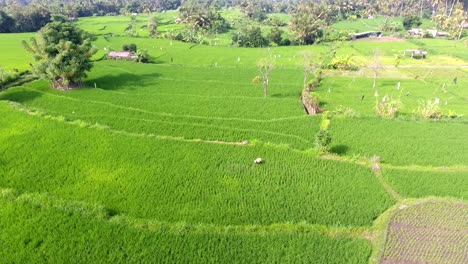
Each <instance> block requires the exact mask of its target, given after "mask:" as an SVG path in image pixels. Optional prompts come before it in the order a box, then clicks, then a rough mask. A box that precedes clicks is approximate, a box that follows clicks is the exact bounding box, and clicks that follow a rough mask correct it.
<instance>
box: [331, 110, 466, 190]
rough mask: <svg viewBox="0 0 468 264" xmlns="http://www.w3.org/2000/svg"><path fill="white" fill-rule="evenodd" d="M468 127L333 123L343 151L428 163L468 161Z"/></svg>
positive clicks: (359, 121)
mask: <svg viewBox="0 0 468 264" xmlns="http://www.w3.org/2000/svg"><path fill="white" fill-rule="evenodd" d="M467 129H468V124H466V123H451V122H425V121H419V122H415V121H409V120H408V121H406V120H384V119H380V118H359V119H358V118H336V119H334V120H333V122H332V124H331V126H330V130H331V134H332V137H333V138H334V141H333V142H334V144H335V146H336V147H338V146H339V147H340V148H341V149H343V151H342V152H343V154H346V155H349V156H353V155H361V156H365V157H371V156H373V155H377V156H380V157H381V160H382V162H383V163H389V164H393V165H424V166H451V165H464V164H468V145H467V144H468V141H466V140H465V138H466V131H467ZM455 153H456V154H455ZM411 173H413V172H411ZM434 188H436V187H434Z"/></svg>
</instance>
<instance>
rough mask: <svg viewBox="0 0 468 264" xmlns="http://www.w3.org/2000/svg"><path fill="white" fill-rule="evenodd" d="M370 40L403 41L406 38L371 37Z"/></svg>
mask: <svg viewBox="0 0 468 264" xmlns="http://www.w3.org/2000/svg"><path fill="white" fill-rule="evenodd" d="M369 41H371V42H403V41H406V39H402V38H397V37H380V38H371V39H369Z"/></svg>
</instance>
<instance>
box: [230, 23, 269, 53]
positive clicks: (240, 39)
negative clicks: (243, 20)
mask: <svg viewBox="0 0 468 264" xmlns="http://www.w3.org/2000/svg"><path fill="white" fill-rule="evenodd" d="M232 43H233V44H234V45H237V46H239V47H250V48H255V47H265V46H268V44H269V41H268V39H267V38H265V37H264V36H263V35H262V30H261V29H260V27H247V28H245V29H244V30H241V31H239V32H236V33H234V35H233V36H232Z"/></svg>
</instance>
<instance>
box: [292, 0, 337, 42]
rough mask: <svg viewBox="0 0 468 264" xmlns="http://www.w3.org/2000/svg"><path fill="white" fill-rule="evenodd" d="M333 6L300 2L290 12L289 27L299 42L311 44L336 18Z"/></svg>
mask: <svg viewBox="0 0 468 264" xmlns="http://www.w3.org/2000/svg"><path fill="white" fill-rule="evenodd" d="M335 11H336V10H335V7H333V6H330V5H324V4H315V3H302V4H300V5H299V6H298V7H297V8H296V9H295V11H294V12H293V13H292V17H291V21H290V23H289V27H290V29H291V31H292V32H293V33H294V35H295V37H296V39H297V41H298V43H299V44H306V45H308V44H313V43H314V42H315V41H316V39H317V38H318V37H320V36H321V35H322V30H323V29H324V28H325V27H326V26H328V25H330V24H332V23H333V22H334V20H335V19H336V16H335Z"/></svg>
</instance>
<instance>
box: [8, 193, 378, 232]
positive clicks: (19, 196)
mask: <svg viewBox="0 0 468 264" xmlns="http://www.w3.org/2000/svg"><path fill="white" fill-rule="evenodd" d="M0 199H3V200H6V201H12V202H24V203H30V204H33V205H37V206H39V207H42V208H54V209H57V210H62V211H72V212H76V213H78V214H79V215H80V216H90V217H93V218H95V219H98V220H101V221H104V222H107V223H113V224H120V225H125V226H127V227H128V228H135V229H139V230H142V231H146V232H170V233H174V234H183V233H209V234H226V233H232V234H245V233H251V234H265V233H276V234H278V233H279V234H298V233H300V234H322V235H326V236H329V237H331V238H335V237H347V238H351V239H365V234H366V233H368V230H369V228H370V227H362V226H357V227H338V226H326V225H319V224H308V223H304V222H298V223H272V224H266V225H258V224H245V225H216V224H204V223H186V222H181V221H179V222H172V223H171V222H164V221H158V220H154V219H145V218H135V217H130V216H127V215H125V214H115V212H114V210H112V209H111V208H107V207H106V206H104V205H99V204H90V203H86V202H82V201H72V200H65V199H62V198H60V197H58V196H54V195H50V194H47V193H22V192H20V191H18V190H15V189H12V188H1V187H0Z"/></svg>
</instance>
